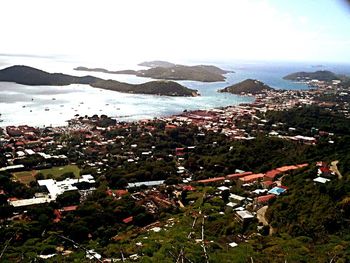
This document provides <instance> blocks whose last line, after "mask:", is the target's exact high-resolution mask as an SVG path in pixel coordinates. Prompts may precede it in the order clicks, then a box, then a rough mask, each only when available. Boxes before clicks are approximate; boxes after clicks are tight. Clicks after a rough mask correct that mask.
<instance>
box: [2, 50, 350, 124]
mask: <svg viewBox="0 0 350 263" xmlns="http://www.w3.org/2000/svg"><path fill="white" fill-rule="evenodd" d="M18 64H21V65H28V66H33V67H36V68H39V69H42V70H45V71H49V72H62V73H66V74H72V75H80V76H81V75H87V74H86V73H87V72H81V71H74V70H73V68H74V67H77V66H88V67H104V68H107V69H111V70H117V69H130V68H139V67H137V66H135V65H127V64H117V63H116V64H113V65H110V64H109V65H107V64H106V65H104V64H103V63H100V64H94V62H88V61H74V60H72V59H70V60H68V59H66V58H53V57H49V58H43V57H21V56H11V57H9V56H0V68H4V67H7V66H11V65H18ZM195 64H197V63H195ZM202 64H203V62H202ZM207 64H216V65H218V66H220V67H222V68H224V69H228V70H234V71H235V73H229V74H227V79H226V81H224V82H216V83H201V82H196V81H179V82H180V83H181V84H183V85H185V86H187V87H189V88H193V89H197V90H198V91H199V93H200V94H201V96H199V97H165V96H153V95H133V94H123V93H119V92H113V91H107V90H100V89H96V88H91V87H90V86H87V85H69V86H64V87H61V86H60V87H53V86H25V85H18V84H15V83H6V82H0V114H1V116H0V119H2V120H3V121H2V122H1V123H0V126H7V125H20V124H29V125H34V126H40V127H42V126H49V125H53V126H61V125H65V124H66V121H67V120H68V119H71V118H73V117H74V115H77V114H79V115H81V116H84V115H93V114H107V115H109V116H113V117H115V118H117V119H119V120H126V121H133V120H139V119H149V118H154V117H159V116H168V115H172V114H178V113H181V112H182V111H183V110H195V109H210V108H214V107H221V106H228V105H237V104H239V103H243V102H251V101H253V98H251V97H245V96H237V95H233V94H227V93H218V92H217V90H218V89H221V88H224V87H226V86H229V85H232V84H234V83H237V82H239V81H242V80H244V79H246V78H254V79H258V80H261V81H263V82H265V83H266V84H268V85H270V86H272V87H274V88H278V89H306V88H307V87H306V86H305V85H303V84H299V83H293V82H289V81H285V80H283V79H282V77H283V76H284V75H286V74H288V73H292V72H295V71H300V70H308V71H313V70H316V69H314V68H312V67H311V66H310V65H306V64H282V65H280V64H271V63H212V62H210V63H207ZM328 67H331V66H328ZM333 67H338V68H336V69H337V70H338V71H340V72H339V73H346V71H347V70H349V67H342V66H333ZM317 69H318V68H317ZM327 69H328V68H327ZM341 70H342V71H341ZM349 72H350V70H349ZM88 73H89V74H90V75H95V76H97V77H101V78H105V79H115V80H119V81H124V82H129V83H143V82H146V81H149V80H150V79H148V78H139V77H135V76H131V75H112V74H105V73H94V72H88Z"/></svg>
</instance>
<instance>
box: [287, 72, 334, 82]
mask: <svg viewBox="0 0 350 263" xmlns="http://www.w3.org/2000/svg"><path fill="white" fill-rule="evenodd" d="M283 79H286V80H292V81H309V80H312V79H315V80H319V81H332V80H339V79H340V78H339V76H338V75H337V74H335V73H333V72H331V71H328V70H318V71H315V72H304V71H301V72H296V73H292V74H289V75H287V76H284V77H283Z"/></svg>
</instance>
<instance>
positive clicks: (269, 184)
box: [261, 181, 276, 189]
mask: <svg viewBox="0 0 350 263" xmlns="http://www.w3.org/2000/svg"><path fill="white" fill-rule="evenodd" d="M261 185H262V187H264V188H265V189H270V188H272V187H274V186H276V183H275V182H272V181H263V182H261Z"/></svg>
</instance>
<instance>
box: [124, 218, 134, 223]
mask: <svg viewBox="0 0 350 263" xmlns="http://www.w3.org/2000/svg"><path fill="white" fill-rule="evenodd" d="M133 220H134V217H133V216H129V217H127V218H124V219H123V223H125V224H129V223H131V222H132V221H133Z"/></svg>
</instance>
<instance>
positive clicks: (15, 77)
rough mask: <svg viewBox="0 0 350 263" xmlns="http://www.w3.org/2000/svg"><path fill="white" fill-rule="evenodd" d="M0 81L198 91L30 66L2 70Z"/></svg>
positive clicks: (156, 91)
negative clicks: (51, 70)
mask: <svg viewBox="0 0 350 263" xmlns="http://www.w3.org/2000/svg"><path fill="white" fill-rule="evenodd" d="M0 81H7V82H16V83H18V84H23V85H32V86H33V85H36V86H39V85H48V86H63V85H70V84H88V85H90V86H92V87H96V88H101V89H108V90H113V91H119V92H126V93H138V94H156V95H165V96H195V95H197V92H196V90H192V89H188V88H186V87H184V86H182V85H180V84H178V83H175V82H171V81H168V82H164V81H159V82H158V81H152V82H148V83H143V84H137V85H134V84H128V83H123V82H119V81H115V80H104V79H100V78H96V77H93V76H84V77H76V76H71V75H65V74H62V73H48V72H45V71H42V70H39V69H36V68H32V67H28V66H12V67H9V68H5V69H3V70H0Z"/></svg>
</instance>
